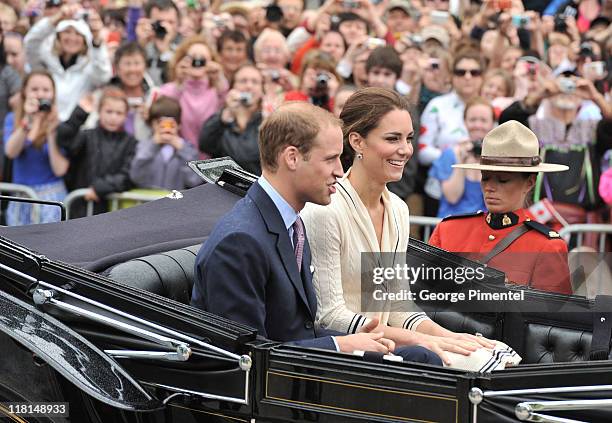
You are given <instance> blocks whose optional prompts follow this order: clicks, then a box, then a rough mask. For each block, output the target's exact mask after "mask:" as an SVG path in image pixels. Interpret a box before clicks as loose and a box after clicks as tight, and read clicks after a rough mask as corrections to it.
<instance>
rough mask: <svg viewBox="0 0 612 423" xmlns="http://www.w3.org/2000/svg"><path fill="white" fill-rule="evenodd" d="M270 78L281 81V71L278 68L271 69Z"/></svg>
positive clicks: (273, 80)
mask: <svg viewBox="0 0 612 423" xmlns="http://www.w3.org/2000/svg"><path fill="white" fill-rule="evenodd" d="M270 79H271V80H272V82H278V81H280V79H281V75H280V72H279V71H277V70H272V71H270Z"/></svg>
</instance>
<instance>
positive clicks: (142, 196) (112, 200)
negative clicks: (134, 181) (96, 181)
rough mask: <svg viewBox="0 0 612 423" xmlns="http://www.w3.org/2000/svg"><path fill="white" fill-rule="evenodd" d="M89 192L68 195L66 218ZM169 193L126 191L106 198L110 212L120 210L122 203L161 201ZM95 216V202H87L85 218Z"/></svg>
mask: <svg viewBox="0 0 612 423" xmlns="http://www.w3.org/2000/svg"><path fill="white" fill-rule="evenodd" d="M87 191H89V188H79V189H75V190H74V191H71V192H70V193H68V195H67V196H66V198H65V199H64V204H65V205H66V216H67V219H70V208H71V206H72V205H73V204H74V202H75V201H83V197H84V196H85V194H86V193H87ZM167 194H168V193H167V192H164V191H155V190H154V191H151V192H143V191H136V192H131V191H126V192H117V193H112V194H109V195H108V196H107V197H106V201H108V202H109V211H115V210H119V208H120V207H119V205H120V202H121V201H133V202H136V203H138V204H141V203H146V202H149V201H154V200H159V199H160V198H163V197H164V196H165V195H167ZM93 214H94V202H93V201H87V205H86V213H85V216H93Z"/></svg>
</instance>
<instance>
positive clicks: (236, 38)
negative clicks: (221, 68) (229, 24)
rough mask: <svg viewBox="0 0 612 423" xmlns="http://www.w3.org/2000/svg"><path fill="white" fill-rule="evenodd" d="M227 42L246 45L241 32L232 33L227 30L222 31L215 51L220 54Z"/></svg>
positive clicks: (246, 42)
mask: <svg viewBox="0 0 612 423" xmlns="http://www.w3.org/2000/svg"><path fill="white" fill-rule="evenodd" d="M227 41H233V42H235V43H236V44H241V43H244V44H245V45H248V41H247V39H246V37H245V36H244V34H243V33H242V32H240V31H233V30H229V29H228V30H225V31H223V33H222V34H221V36H220V37H219V39H218V40H217V51H218V52H219V53H221V50H223V45H224V44H225V43H226V42H227Z"/></svg>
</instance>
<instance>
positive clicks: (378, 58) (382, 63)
mask: <svg viewBox="0 0 612 423" xmlns="http://www.w3.org/2000/svg"><path fill="white" fill-rule="evenodd" d="M402 66H403V64H402V59H400V57H399V55H398V54H397V52H396V51H395V49H394V48H393V47H391V46H384V47H378V48H376V49H375V50H374V51H372V53H370V55H369V56H368V60H367V62H366V72H368V73H370V70H372V68H376V67H379V68H384V69H389V70H391V71H392V72H393V73H395V75H396V76H397V77H398V78H399V77H400V76H401V75H402Z"/></svg>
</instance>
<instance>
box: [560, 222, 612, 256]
mask: <svg viewBox="0 0 612 423" xmlns="http://www.w3.org/2000/svg"><path fill="white" fill-rule="evenodd" d="M585 232H595V233H598V234H599V252H600V253H603V252H605V251H606V235H607V234H612V225H611V224H597V223H579V224H574V225H567V226H564V227H563V228H561V230H560V231H559V235H561V238H563V239H566V240H567V239H569V238H570V237H571V236H572V235H574V234H575V235H576V246H577V247H580V246H582V244H583V242H584V233H585Z"/></svg>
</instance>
